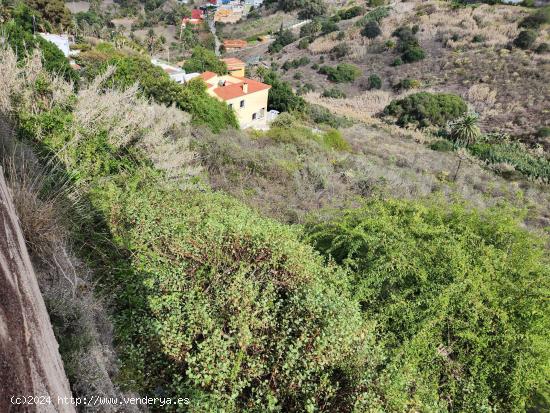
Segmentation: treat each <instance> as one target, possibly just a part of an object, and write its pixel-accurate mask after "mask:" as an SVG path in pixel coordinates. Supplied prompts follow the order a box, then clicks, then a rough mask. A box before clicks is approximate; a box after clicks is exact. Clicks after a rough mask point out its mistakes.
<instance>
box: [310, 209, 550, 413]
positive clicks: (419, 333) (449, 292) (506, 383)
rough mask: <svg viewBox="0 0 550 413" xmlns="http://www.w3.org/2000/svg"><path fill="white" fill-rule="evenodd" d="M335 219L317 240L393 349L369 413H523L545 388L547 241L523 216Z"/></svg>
mask: <svg viewBox="0 0 550 413" xmlns="http://www.w3.org/2000/svg"><path fill="white" fill-rule="evenodd" d="M329 218H330V216H329V217H327V214H326V213H324V214H323V218H322V219H321V220H319V221H315V220H312V221H311V222H310V223H307V224H306V233H307V234H308V237H307V239H308V240H309V241H310V242H311V243H312V244H313V245H314V246H315V247H316V248H317V249H318V250H319V251H320V252H321V253H322V254H324V255H325V257H327V259H332V260H335V261H336V262H337V263H340V264H342V265H344V266H345V267H346V268H347V269H348V270H349V272H350V274H351V277H352V279H351V285H352V286H351V291H352V293H353V295H354V297H355V298H356V299H357V300H358V301H359V303H360V305H361V308H362V310H363V314H364V317H365V319H373V320H375V321H376V323H377V324H376V326H377V327H376V330H377V335H378V337H380V341H379V344H380V345H381V346H382V347H383V348H385V349H386V356H387V358H386V359H385V361H384V362H383V363H382V365H381V366H380V370H379V371H380V375H379V376H377V377H375V378H373V381H372V382H371V383H370V386H372V387H371V389H373V390H374V392H375V393H376V395H377V397H373V398H372V399H370V401H369V402H368V404H367V405H366V406H368V407H369V409H370V410H368V409H365V411H384V412H404V411H412V410H411V406H414V409H413V410H414V411H438V412H444V411H445V412H450V411H455V412H479V411H502V412H523V411H525V410H526V405H527V406H528V405H529V404H530V403H529V401H530V398H531V397H532V395H533V394H535V393H536V392H537V391H544V386H545V385H546V383H547V380H546V379H545V378H544V377H545V376H546V377H547V374H548V358H549V356H550V348H549V347H548V344H547V343H548V331H549V329H550V311H549V308H548V301H547V297H548V293H549V287H550V286H549V281H550V264H549V260H548V255H547V251H546V250H545V243H547V242H548V239H547V238H542V237H539V236H537V235H534V234H531V233H529V232H528V231H526V230H525V229H523V225H522V224H521V218H522V215H521V214H519V216H518V211H510V210H506V209H504V210H502V209H500V210H491V211H485V212H479V211H475V210H474V211H472V210H471V208H469V207H468V206H467V205H449V204H445V203H443V202H441V203H438V202H432V203H425V202H424V203H420V202H414V201H410V202H407V201H383V200H372V201H369V202H366V203H365V204H364V205H363V206H360V207H359V208H354V209H351V210H347V211H343V212H342V213H337V214H334V216H333V218H332V219H329ZM375 400H377V401H380V403H381V404H382V406H377V407H378V408H377V409H374V408H373V406H376V404H375ZM358 411H363V410H358ZM541 411H542V410H541Z"/></svg>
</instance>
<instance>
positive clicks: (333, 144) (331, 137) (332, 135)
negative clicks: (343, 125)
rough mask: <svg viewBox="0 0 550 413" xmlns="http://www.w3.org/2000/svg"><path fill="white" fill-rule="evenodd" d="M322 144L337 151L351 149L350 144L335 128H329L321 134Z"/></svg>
mask: <svg viewBox="0 0 550 413" xmlns="http://www.w3.org/2000/svg"><path fill="white" fill-rule="evenodd" d="M323 144H324V145H325V146H327V147H329V148H332V149H335V150H337V151H349V150H350V149H351V146H350V144H349V143H348V142H347V141H346V140H345V139H344V137H343V136H342V134H341V133H340V132H339V131H338V130H336V129H331V130H329V131H328V132H325V134H324V135H323Z"/></svg>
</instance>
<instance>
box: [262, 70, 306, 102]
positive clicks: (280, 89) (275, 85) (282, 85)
mask: <svg viewBox="0 0 550 413" xmlns="http://www.w3.org/2000/svg"><path fill="white" fill-rule="evenodd" d="M258 74H259V75H260V76H261V77H262V81H263V82H264V83H267V84H268V85H271V89H270V90H269V98H268V108H269V109H274V110H278V111H279V112H290V111H301V110H303V109H304V108H305V106H306V102H305V100H304V99H303V98H301V97H300V96H297V95H296V94H295V93H294V92H293V91H292V87H291V86H290V83H288V82H285V81H283V80H281V79H280V78H279V76H278V75H277V73H275V72H274V71H272V70H269V71H267V70H260V71H259V73H258Z"/></svg>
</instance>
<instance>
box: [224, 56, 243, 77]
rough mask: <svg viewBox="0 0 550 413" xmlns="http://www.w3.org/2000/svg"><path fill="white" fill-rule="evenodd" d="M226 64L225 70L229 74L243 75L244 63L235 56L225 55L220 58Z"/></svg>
mask: <svg viewBox="0 0 550 413" xmlns="http://www.w3.org/2000/svg"><path fill="white" fill-rule="evenodd" d="M221 61H222V62H224V63H225V65H226V66H227V71H228V72H229V74H230V75H231V76H237V77H244V69H245V67H246V64H245V63H244V62H243V61H242V60H240V59H237V58H236V57H226V58H225V59H221Z"/></svg>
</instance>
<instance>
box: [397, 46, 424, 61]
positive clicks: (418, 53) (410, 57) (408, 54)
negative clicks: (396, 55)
mask: <svg viewBox="0 0 550 413" xmlns="http://www.w3.org/2000/svg"><path fill="white" fill-rule="evenodd" d="M425 57H426V53H425V52H424V49H422V48H421V47H420V46H412V47H409V48H407V49H406V50H405V51H404V52H403V54H402V55H401V59H403V62H405V63H413V62H418V61H419V60H422V59H424V58H425Z"/></svg>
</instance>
